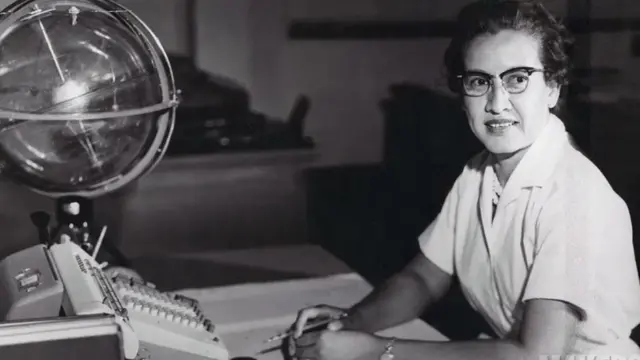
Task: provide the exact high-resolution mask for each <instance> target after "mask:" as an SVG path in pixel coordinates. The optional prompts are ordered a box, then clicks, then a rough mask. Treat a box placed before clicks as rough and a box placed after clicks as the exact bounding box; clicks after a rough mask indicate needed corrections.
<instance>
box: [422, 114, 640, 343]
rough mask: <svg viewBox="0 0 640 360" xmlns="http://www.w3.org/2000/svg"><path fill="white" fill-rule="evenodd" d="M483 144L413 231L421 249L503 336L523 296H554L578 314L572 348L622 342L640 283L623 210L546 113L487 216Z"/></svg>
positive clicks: (636, 319) (488, 169) (632, 320)
mask: <svg viewBox="0 0 640 360" xmlns="http://www.w3.org/2000/svg"><path fill="white" fill-rule="evenodd" d="M490 161H491V157H490V156H489V154H488V153H487V152H486V151H485V152H482V153H480V154H478V155H477V156H476V157H474V158H473V159H472V160H471V161H470V162H469V163H468V164H467V165H466V166H465V168H464V169H463V171H462V173H461V175H460V176H459V177H458V179H457V180H456V182H455V184H454V186H453V188H452V189H451V192H450V193H449V195H448V196H447V198H446V201H445V203H444V205H443V209H442V211H441V213H440V215H439V216H438V217H437V218H436V219H435V220H434V222H433V223H432V224H431V225H430V226H429V227H428V228H427V229H426V230H425V231H424V232H423V234H422V235H421V236H420V238H419V243H420V247H421V249H422V252H423V253H424V255H425V256H426V257H427V258H429V259H430V260H431V261H432V262H434V263H435V264H436V265H437V266H438V267H440V268H441V269H442V270H444V271H445V272H447V273H449V274H455V275H457V277H458V278H459V279H460V283H461V285H462V290H463V292H464V294H465V296H466V297H467V300H468V301H469V303H470V304H471V306H472V307H473V308H475V309H476V310H477V311H478V312H479V313H480V314H482V315H483V316H484V318H485V319H486V320H487V321H488V322H489V324H490V325H491V326H492V327H493V329H494V331H495V332H496V333H497V334H498V335H499V336H500V337H506V336H507V335H508V334H509V333H513V332H515V331H517V330H518V327H519V326H520V323H521V320H522V315H523V304H524V303H525V302H526V301H527V300H529V299H538V298H544V299H554V300H561V301H565V302H568V303H571V304H573V305H574V306H576V307H577V308H579V309H580V310H581V311H582V312H583V315H584V321H582V322H581V324H580V326H579V333H578V340H577V342H576V344H575V346H574V349H573V350H574V352H575V353H583V354H584V353H592V352H594V351H596V352H597V351H598V350H603V349H607V350H606V351H613V352H614V354H616V355H623V354H624V353H616V352H615V350H616V349H619V350H620V351H624V352H625V353H628V352H629V351H630V350H629V349H632V350H633V352H637V353H638V354H640V349H638V347H637V346H636V345H635V344H634V343H633V342H632V341H631V340H630V339H629V335H630V333H631V330H632V329H633V327H635V326H636V325H637V324H638V323H640V282H639V280H638V272H637V269H636V259H635V255H634V249H633V240H632V229H631V220H630V215H629V211H628V209H627V206H626V204H625V203H624V201H623V200H622V199H621V198H620V197H619V196H618V195H617V194H616V193H615V192H614V190H613V189H612V188H611V186H610V185H609V183H608V182H607V180H606V179H605V177H604V176H603V175H602V173H601V172H600V171H599V170H598V168H597V167H596V166H595V165H594V164H593V163H592V162H591V161H590V160H589V159H587V158H586V157H585V156H584V155H583V154H582V153H580V152H579V151H578V150H577V149H575V148H574V147H573V146H572V145H571V144H570V140H569V135H568V134H567V132H566V130H565V127H564V125H563V123H562V121H560V119H558V118H556V117H555V116H553V117H552V119H551V121H550V122H549V124H548V125H547V126H546V127H545V129H544V130H543V132H542V133H541V135H540V136H539V137H538V139H537V140H536V141H535V142H534V144H533V145H532V146H531V147H530V148H529V150H528V151H527V153H526V154H525V156H524V157H523V159H522V160H521V162H520V163H519V164H518V166H517V168H516V169H515V170H514V172H513V174H512V175H511V177H510V178H509V181H508V182H507V184H506V186H505V188H504V191H503V193H502V195H501V198H500V201H499V204H498V205H497V208H496V213H495V217H494V218H493V219H492V203H491V197H492V187H491V179H492V178H493V177H494V173H493V167H492V166H491V163H490Z"/></svg>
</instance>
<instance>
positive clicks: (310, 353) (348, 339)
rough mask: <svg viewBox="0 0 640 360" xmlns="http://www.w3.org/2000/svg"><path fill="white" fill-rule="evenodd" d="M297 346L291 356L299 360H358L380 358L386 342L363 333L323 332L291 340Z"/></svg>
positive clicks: (346, 331) (344, 331)
mask: <svg viewBox="0 0 640 360" xmlns="http://www.w3.org/2000/svg"><path fill="white" fill-rule="evenodd" d="M291 341H292V342H293V343H294V344H295V346H294V351H293V353H292V354H290V355H291V356H292V357H293V358H294V359H298V360H357V359H370V358H378V357H379V356H380V355H381V354H382V353H383V352H384V346H385V342H384V341H383V340H382V339H381V338H378V337H376V336H374V335H371V334H368V333H364V332H361V331H349V330H338V331H335V330H321V331H315V332H312V333H308V334H305V335H303V336H301V337H299V338H297V339H296V338H294V339H291Z"/></svg>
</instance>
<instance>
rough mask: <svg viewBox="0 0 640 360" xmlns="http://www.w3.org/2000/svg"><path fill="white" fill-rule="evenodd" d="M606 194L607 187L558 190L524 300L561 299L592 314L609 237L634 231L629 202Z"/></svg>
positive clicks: (541, 226) (544, 217)
mask: <svg viewBox="0 0 640 360" xmlns="http://www.w3.org/2000/svg"><path fill="white" fill-rule="evenodd" d="M603 193H608V192H607V191H598V189H592V191H591V192H586V193H584V192H583V193H581V194H578V193H577V191H576V190H570V191H569V194H566V193H565V194H562V193H560V192H558V193H556V194H554V195H553V200H552V201H549V202H548V203H547V204H546V205H545V206H544V207H543V209H542V212H541V214H540V217H539V221H538V228H537V236H536V239H535V242H536V245H535V253H534V258H533V263H532V266H531V269H530V273H529V279H528V281H527V285H526V287H525V290H524V296H523V299H522V300H523V301H526V300H530V299H550V300H559V301H563V302H566V303H569V304H571V305H573V306H575V307H577V308H578V309H579V310H581V312H582V315H583V317H584V316H589V313H590V312H591V310H592V309H593V308H594V306H596V304H597V296H598V278H597V277H596V276H598V271H600V270H602V266H603V255H604V254H606V253H607V250H606V249H605V246H604V244H607V243H608V238H609V237H610V236H616V237H625V236H630V225H629V224H628V222H627V221H625V219H628V218H629V215H628V212H626V214H625V210H626V206H619V205H616V204H617V203H616V202H615V201H612V200H611V199H609V196H607V195H603ZM627 233H628V234H627ZM616 242H617V241H615V242H613V243H610V244H611V245H614V243H616ZM614 246H615V245H614ZM597 270H598V271H597Z"/></svg>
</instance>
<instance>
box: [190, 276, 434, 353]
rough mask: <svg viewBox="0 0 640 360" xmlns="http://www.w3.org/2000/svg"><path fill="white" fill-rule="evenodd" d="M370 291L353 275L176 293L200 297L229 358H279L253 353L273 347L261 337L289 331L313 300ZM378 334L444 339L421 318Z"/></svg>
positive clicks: (337, 301)
mask: <svg viewBox="0 0 640 360" xmlns="http://www.w3.org/2000/svg"><path fill="white" fill-rule="evenodd" d="M370 291H371V286H370V285H369V284H368V283H367V282H366V281H365V280H364V279H362V278H361V277H360V276H358V275H356V274H342V275H334V276H328V277H320V278H312V279H303V280H289V281H280V282H272V283H252V284H242V285H232V286H224V287H216V288H208V289H207V288H205V289H186V290H182V291H180V293H182V294H184V295H186V296H189V297H192V298H194V299H197V300H199V302H200V306H201V308H202V311H203V313H204V315H206V316H207V317H208V318H209V319H211V321H212V322H213V323H214V324H216V327H217V329H218V332H219V334H220V336H221V337H222V340H223V341H224V343H225V345H226V346H227V348H228V349H229V353H230V357H238V356H252V357H255V358H257V359H259V360H281V359H282V355H281V353H280V351H277V350H276V351H271V352H269V353H267V354H261V355H258V354H257V353H258V352H260V351H262V350H265V349H267V348H269V347H273V346H274V345H276V346H278V345H279V344H273V345H269V344H265V343H264V340H266V339H268V338H269V337H271V336H273V335H276V334H278V333H280V332H281V331H283V330H285V329H287V328H288V327H289V326H290V325H291V324H292V323H293V321H294V320H295V317H296V314H297V312H298V310H300V309H301V308H304V307H307V306H311V305H315V304H330V305H335V306H339V307H348V306H350V305H352V304H354V303H356V302H357V301H359V300H360V299H362V298H363V297H364V296H365V295H367V294H368V293H369V292H370ZM381 335H394V336H396V337H400V338H408V339H421V340H433V341H446V340H447V338H446V337H445V336H444V335H442V334H440V333H439V332H438V331H436V330H435V329H433V328H432V327H431V326H429V325H428V324H426V323H425V322H423V321H421V320H414V321H411V322H409V323H407V324H404V325H401V326H398V327H395V328H392V329H388V330H385V331H383V332H381Z"/></svg>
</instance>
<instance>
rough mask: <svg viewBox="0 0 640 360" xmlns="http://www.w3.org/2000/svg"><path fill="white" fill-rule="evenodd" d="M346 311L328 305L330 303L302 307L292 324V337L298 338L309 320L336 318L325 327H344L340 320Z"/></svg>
mask: <svg viewBox="0 0 640 360" xmlns="http://www.w3.org/2000/svg"><path fill="white" fill-rule="evenodd" d="M346 313H347V311H346V310H345V309H341V308H339V307H335V306H330V305H316V306H313V307H310V308H306V309H302V310H300V312H299V313H298V317H297V318H296V322H295V323H294V324H293V330H294V338H298V337H300V336H301V335H302V333H303V332H304V328H305V326H307V325H308V324H309V322H310V321H314V320H315V321H322V320H327V319H332V318H333V319H336V320H334V321H332V322H330V323H329V325H327V329H329V330H334V331H336V330H340V329H342V328H343V327H344V323H343V322H342V320H340V318H341V317H343V316H344V315H345V314H346Z"/></svg>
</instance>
